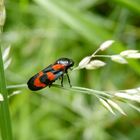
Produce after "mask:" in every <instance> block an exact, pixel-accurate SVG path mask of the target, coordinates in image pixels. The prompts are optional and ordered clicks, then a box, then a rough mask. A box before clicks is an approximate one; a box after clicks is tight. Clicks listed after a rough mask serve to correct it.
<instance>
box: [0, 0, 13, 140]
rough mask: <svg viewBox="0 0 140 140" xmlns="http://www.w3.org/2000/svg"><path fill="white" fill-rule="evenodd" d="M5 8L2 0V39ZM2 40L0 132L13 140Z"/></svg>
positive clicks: (0, 15) (0, 3)
mask: <svg viewBox="0 0 140 140" xmlns="http://www.w3.org/2000/svg"><path fill="white" fill-rule="evenodd" d="M5 18H6V14H5V6H4V0H0V37H1V38H2V30H3V26H4V23H5ZM1 38H0V94H1V97H3V99H2V100H1V101H0V130H1V137H2V139H3V140H12V139H13V138H12V128H11V120H10V113H9V106H8V96H7V89H6V82H5V75H4V64H3V59H2V51H1V46H2V45H1V41H2V40H1Z"/></svg>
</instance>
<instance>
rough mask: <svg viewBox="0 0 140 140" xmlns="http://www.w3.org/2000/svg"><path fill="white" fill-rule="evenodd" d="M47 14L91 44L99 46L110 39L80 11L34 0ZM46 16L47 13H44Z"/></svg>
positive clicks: (51, 1)
mask: <svg viewBox="0 0 140 140" xmlns="http://www.w3.org/2000/svg"><path fill="white" fill-rule="evenodd" d="M35 1H36V2H37V3H38V4H39V5H40V6H41V7H43V8H44V10H46V11H47V12H48V13H49V12H50V13H52V14H54V15H55V16H56V17H57V18H59V19H61V21H62V22H64V23H65V24H67V25H68V26H69V27H71V28H72V29H74V30H75V31H77V32H78V33H79V34H80V35H82V36H83V37H84V38H86V39H87V40H88V41H89V42H91V43H92V44H96V45H97V44H98V45H99V44H100V43H101V42H102V41H104V40H107V39H109V38H111V35H110V33H109V32H108V31H107V30H106V29H105V28H103V27H102V26H101V25H100V24H97V22H96V21H94V19H92V18H90V17H89V16H87V15H85V14H83V13H82V12H81V11H79V10H78V9H76V7H75V8H74V7H72V6H70V5H68V4H66V3H65V2H64V1H58V0H47V1H46V0H35ZM46 14H47V13H46Z"/></svg>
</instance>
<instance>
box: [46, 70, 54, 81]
mask: <svg viewBox="0 0 140 140" xmlns="http://www.w3.org/2000/svg"><path fill="white" fill-rule="evenodd" d="M46 75H47V77H48V79H49V80H50V81H53V80H54V79H55V74H53V73H52V72H47V73H46Z"/></svg>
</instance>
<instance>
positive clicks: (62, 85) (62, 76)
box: [61, 75, 63, 87]
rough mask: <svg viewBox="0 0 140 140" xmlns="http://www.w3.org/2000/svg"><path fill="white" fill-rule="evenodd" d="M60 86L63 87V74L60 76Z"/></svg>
mask: <svg viewBox="0 0 140 140" xmlns="http://www.w3.org/2000/svg"><path fill="white" fill-rule="evenodd" d="M61 86H62V87H63V75H62V76H61Z"/></svg>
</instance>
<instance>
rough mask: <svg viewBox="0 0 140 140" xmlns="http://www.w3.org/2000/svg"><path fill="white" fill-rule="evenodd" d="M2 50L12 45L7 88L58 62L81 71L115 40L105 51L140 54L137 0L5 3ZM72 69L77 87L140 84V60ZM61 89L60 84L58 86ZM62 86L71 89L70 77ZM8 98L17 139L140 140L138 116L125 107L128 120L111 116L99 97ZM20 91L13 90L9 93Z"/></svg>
mask: <svg viewBox="0 0 140 140" xmlns="http://www.w3.org/2000/svg"><path fill="white" fill-rule="evenodd" d="M5 6H6V13H7V17H6V24H5V27H4V33H3V35H4V36H3V40H4V47H5V48H6V47H7V46H9V45H10V46H11V52H10V57H11V58H12V63H11V65H10V67H9V68H8V69H7V70H6V71H5V75H6V82H7V85H16V84H25V83H26V82H27V81H28V79H29V78H30V77H31V76H32V75H34V74H35V73H37V72H38V71H40V70H41V69H43V68H45V67H46V66H48V65H49V64H51V63H53V62H54V61H55V60H56V59H58V58H60V57H68V58H72V59H73V60H74V61H75V66H77V65H78V62H79V61H80V60H81V59H82V58H83V57H85V56H87V55H91V54H92V53H93V52H94V51H95V50H96V49H97V48H98V47H99V45H100V44H101V43H102V42H104V41H105V40H108V39H114V40H115V41H116V42H115V43H114V45H113V46H112V47H111V48H109V49H108V50H107V51H105V52H104V53H103V54H116V53H119V52H120V51H121V50H124V49H138V50H139V49H140V2H139V0H133V1H131V0H126V1H125V0H111V1H108V0H12V1H11V0H7V1H6V2H5ZM103 60H104V61H105V62H106V63H107V66H105V67H104V68H101V69H98V70H92V71H89V70H78V71H73V72H70V75H69V76H70V78H71V83H72V85H74V86H81V87H88V88H92V89H97V90H119V89H128V88H136V87H138V86H139V85H140V81H139V79H140V63H139V61H136V60H135V61H132V62H130V64H129V65H120V64H116V63H114V62H112V61H110V60H109V59H103ZM56 83H57V84H60V81H59V80H58V81H56ZM64 86H68V83H67V80H66V79H65V80H64ZM16 90H21V93H22V94H19V95H16V96H13V97H11V98H10V112H11V120H12V126H13V133H14V139H15V140H139V139H140V114H139V113H138V112H136V111H134V110H132V109H131V108H129V107H127V105H126V104H123V103H122V104H121V107H122V108H123V109H124V110H125V112H126V113H127V115H128V116H122V115H121V114H120V113H117V115H116V116H113V115H112V114H111V113H110V112H108V110H106V109H105V108H104V107H103V106H102V105H101V103H99V102H98V100H97V99H96V98H95V97H94V96H90V95H82V94H81V93H76V92H70V91H67V90H63V89H58V88H54V87H52V88H45V89H43V90H41V91H38V92H31V91H29V90H28V89H27V88H23V89H16ZM13 91H15V89H13V90H11V91H10V93H12V92H13Z"/></svg>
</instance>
